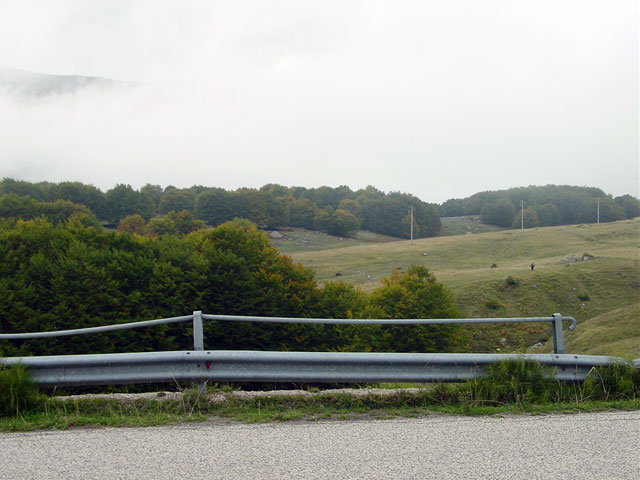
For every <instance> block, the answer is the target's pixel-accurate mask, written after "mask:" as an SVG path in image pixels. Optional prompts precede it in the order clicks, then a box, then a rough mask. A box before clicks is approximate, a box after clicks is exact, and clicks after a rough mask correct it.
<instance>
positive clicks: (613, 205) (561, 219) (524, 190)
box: [439, 185, 640, 227]
mask: <svg viewBox="0 0 640 480" xmlns="http://www.w3.org/2000/svg"><path fill="white" fill-rule="evenodd" d="M598 200H599V205H600V207H599V209H600V221H601V222H614V221H617V220H622V219H625V218H634V217H636V216H639V215H640V200H638V199H637V198H635V197H632V196H631V195H622V196H620V197H616V198H615V199H613V198H611V196H609V195H606V194H605V193H604V192H603V191H602V190H600V189H599V188H592V187H574V186H569V185H546V186H543V187H535V186H530V187H518V188H511V189H508V190H498V191H485V192H478V193H476V194H474V195H472V196H470V197H467V198H464V199H460V198H452V199H449V200H447V201H446V202H444V203H443V204H442V205H440V206H439V211H440V214H441V215H442V216H462V215H482V216H483V221H486V222H487V223H491V224H493V225H503V226H509V224H510V223H511V221H509V223H508V224H507V222H506V217H507V216H508V215H507V214H506V212H503V214H504V215H503V216H500V217H499V218H498V219H497V220H496V217H495V214H496V204H497V203H498V202H503V205H504V206H506V204H505V203H504V202H505V201H506V202H509V203H511V205H512V206H513V208H514V209H515V210H518V209H519V207H520V202H524V204H525V206H526V207H527V208H532V209H533V210H535V212H536V214H537V217H538V222H539V225H540V226H543V227H546V226H553V225H566V224H576V223H592V222H596V220H597V218H596V216H597V211H598V206H597V204H598ZM487 206H489V207H487ZM485 207H487V208H488V209H487V210H486V211H485V213H484V214H483V213H482V212H483V210H484V209H485ZM496 221H499V222H501V223H494V222H496ZM512 221H513V222H514V225H515V223H516V222H515V220H512ZM525 223H526V219H525ZM531 223H532V224H533V225H532V226H537V225H535V222H533V221H532V222H531ZM517 226H519V223H518V225H517Z"/></svg>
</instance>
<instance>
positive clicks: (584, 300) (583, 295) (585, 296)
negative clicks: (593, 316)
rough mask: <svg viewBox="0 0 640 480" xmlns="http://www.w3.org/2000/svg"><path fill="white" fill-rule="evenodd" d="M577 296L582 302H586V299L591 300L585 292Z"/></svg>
mask: <svg viewBox="0 0 640 480" xmlns="http://www.w3.org/2000/svg"><path fill="white" fill-rule="evenodd" d="M578 298H579V299H580V300H582V301H583V302H586V301H587V300H591V297H590V296H589V294H588V293H587V292H582V293H581V294H580V295H578Z"/></svg>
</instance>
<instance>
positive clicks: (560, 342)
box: [553, 313, 564, 354]
mask: <svg viewBox="0 0 640 480" xmlns="http://www.w3.org/2000/svg"><path fill="white" fill-rule="evenodd" d="M553 353H558V354H563V353H564V332H563V331H562V315H560V314H559V313H554V314H553Z"/></svg>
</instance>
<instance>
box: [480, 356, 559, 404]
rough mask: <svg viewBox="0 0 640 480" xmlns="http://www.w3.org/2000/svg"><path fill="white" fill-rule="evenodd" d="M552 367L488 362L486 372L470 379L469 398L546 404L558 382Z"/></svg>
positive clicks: (512, 362)
mask: <svg viewBox="0 0 640 480" xmlns="http://www.w3.org/2000/svg"><path fill="white" fill-rule="evenodd" d="M552 373H553V372H552V370H551V368H549V367H547V366H545V365H541V364H539V363H537V362H532V361H525V360H518V361H504V362H501V363H497V364H492V365H489V366H488V367H487V369H486V372H485V375H484V376H482V377H479V378H477V379H474V380H472V381H471V382H469V390H470V394H471V398H472V400H473V401H476V402H488V403H519V404H527V403H534V402H535V403H546V402H549V401H550V400H552V396H553V394H554V391H555V390H556V387H557V386H558V382H557V381H556V380H555V379H554V378H553V375H552Z"/></svg>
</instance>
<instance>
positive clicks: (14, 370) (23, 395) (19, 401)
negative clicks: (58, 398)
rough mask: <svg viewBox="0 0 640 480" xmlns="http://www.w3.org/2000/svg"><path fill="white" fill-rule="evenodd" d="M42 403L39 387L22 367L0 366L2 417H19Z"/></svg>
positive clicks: (0, 407) (0, 408)
mask: <svg viewBox="0 0 640 480" xmlns="http://www.w3.org/2000/svg"><path fill="white" fill-rule="evenodd" d="M40 403H41V400H40V397H39V395H38V387H37V385H36V384H34V383H33V382H32V381H31V379H30V377H29V373H28V372H27V370H26V369H25V368H24V367H23V366H22V365H12V366H10V367H5V366H0V416H3V417H6V416H10V415H18V414H20V413H24V412H27V411H29V410H32V409H35V408H37V407H38V406H39V405H40Z"/></svg>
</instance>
